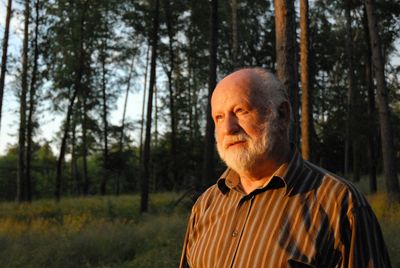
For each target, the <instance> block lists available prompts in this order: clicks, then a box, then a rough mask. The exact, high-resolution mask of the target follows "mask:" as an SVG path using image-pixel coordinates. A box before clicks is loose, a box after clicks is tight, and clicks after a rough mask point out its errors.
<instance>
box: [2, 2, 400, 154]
mask: <svg viewBox="0 0 400 268" xmlns="http://www.w3.org/2000/svg"><path fill="white" fill-rule="evenodd" d="M13 2H14V3H15V1H13ZM14 7H15V4H14V6H13V8H14ZM5 13H6V0H0V40H2V39H3V35H4V24H5ZM22 28H23V27H22V23H21V20H20V17H19V15H18V14H15V16H13V17H12V19H11V31H10V39H9V51H8V52H9V55H13V56H14V57H16V58H17V59H19V55H20V51H21V46H22V45H21V43H22V42H21V40H22ZM396 47H397V48H398V49H397V51H398V55H396V56H395V57H393V58H392V59H391V62H392V64H394V65H396V66H399V65H400V55H399V54H400V40H397V42H396ZM18 82H19V81H18ZM12 83H15V82H14V81H12V80H11V78H10V76H6V85H5V92H4V99H3V110H2V118H1V129H0V155H3V154H4V153H5V151H6V149H7V147H8V146H9V145H10V144H15V143H17V140H18V136H17V133H18V124H19V112H18V109H19V101H18V99H17V97H16V93H15V92H13V90H14V89H13V88H14V86H13V85H12ZM139 86H140V85H139ZM141 87H143V86H141ZM142 94H143V93H142V91H135V92H134V93H133V92H131V93H130V95H129V99H128V107H127V118H128V119H130V120H135V121H136V120H139V119H140V118H141V110H142V98H143V96H142ZM124 97H125V96H124V94H122V95H121V97H120V98H119V99H118V101H117V109H116V110H114V111H112V112H111V114H110V121H111V123H112V124H119V123H120V121H121V118H122V109H123V106H124ZM43 105H44V106H46V105H47V106H49V105H50V103H44V104H41V106H43ZM64 117H65V114H59V115H57V114H51V113H49V112H47V113H46V114H45V116H43V117H42V118H40V119H39V124H40V133H39V135H38V137H36V138H35V141H36V142H37V141H45V140H47V141H52V140H54V137H55V133H56V131H58V130H59V127H60V123H61V121H62V120H63V119H64ZM52 148H53V149H54V151H57V149H56V148H57V145H56V144H54V142H53V143H52Z"/></svg>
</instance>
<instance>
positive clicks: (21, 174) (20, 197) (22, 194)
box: [17, 0, 30, 202]
mask: <svg viewBox="0 0 400 268" xmlns="http://www.w3.org/2000/svg"><path fill="white" fill-rule="evenodd" d="M29 14H30V12H29V0H25V11H24V17H25V24H24V41H23V48H22V76H21V79H22V83H21V93H20V108H19V113H20V120H19V132H18V179H17V180H18V183H17V185H18V186H17V201H18V202H21V201H24V200H26V183H25V179H26V161H25V160H26V94H27V91H28V39H29Z"/></svg>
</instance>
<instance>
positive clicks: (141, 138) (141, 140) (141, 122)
mask: <svg viewBox="0 0 400 268" xmlns="http://www.w3.org/2000/svg"><path fill="white" fill-rule="evenodd" d="M149 55H150V45H148V46H147V53H146V70H145V73H144V88H143V101H142V119H141V120H140V145H139V146H140V147H139V159H140V166H142V164H143V163H142V161H143V132H144V124H145V120H144V114H145V107H146V93H147V76H148V70H149V68H148V67H149V59H150V57H149Z"/></svg>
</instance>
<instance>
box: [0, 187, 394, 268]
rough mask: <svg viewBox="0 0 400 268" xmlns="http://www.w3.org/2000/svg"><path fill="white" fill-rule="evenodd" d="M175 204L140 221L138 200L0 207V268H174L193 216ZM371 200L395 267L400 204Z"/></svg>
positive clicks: (158, 197)
mask: <svg viewBox="0 0 400 268" xmlns="http://www.w3.org/2000/svg"><path fill="white" fill-rule="evenodd" d="M359 187H360V188H363V187H365V185H362V184H360V185H359ZM381 189H382V188H381ZM178 198H179V195H178V194H176V193H157V194H151V195H150V206H149V211H150V212H149V213H146V214H142V215H141V214H140V213H139V204H140V199H139V195H133V196H128V195H125V196H118V197H116V196H107V197H87V198H65V199H62V200H61V202H60V203H58V204H57V203H55V202H54V201H53V200H39V201H35V202H33V203H32V204H19V205H18V204H15V203H0V267H144V268H146V267H152V268H154V267H177V266H178V263H179V259H180V254H181V248H182V242H183V238H184V234H185V230H186V224H187V219H188V215H189V211H190V206H189V204H187V203H184V202H182V203H181V204H180V205H179V206H175V205H174V203H175V201H176V200H177V199H178ZM368 199H369V201H370V204H371V206H372V208H373V210H374V212H375V213H376V215H377V217H378V219H379V222H380V224H381V227H382V231H383V234H384V237H385V241H386V243H387V246H388V248H389V253H390V255H391V260H392V266H393V267H400V239H399V233H400V204H395V205H388V204H387V202H386V201H385V200H386V199H385V195H384V194H376V195H373V196H372V195H370V196H368Z"/></svg>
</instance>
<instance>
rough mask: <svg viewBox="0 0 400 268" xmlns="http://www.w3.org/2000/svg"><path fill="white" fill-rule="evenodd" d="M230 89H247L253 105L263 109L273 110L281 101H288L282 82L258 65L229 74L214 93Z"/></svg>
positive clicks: (224, 92)
mask: <svg viewBox="0 0 400 268" xmlns="http://www.w3.org/2000/svg"><path fill="white" fill-rule="evenodd" d="M230 90H241V91H247V94H248V95H249V98H250V100H251V101H252V103H253V105H255V106H256V108H261V109H263V110H265V109H271V110H273V112H275V111H277V109H278V108H279V105H280V104H281V103H283V102H287V103H289V98H288V96H287V93H286V90H285V88H284V86H283V84H282V83H281V82H280V81H279V80H278V78H277V77H276V76H275V75H274V74H272V73H271V72H270V71H267V70H265V69H262V68H259V67H256V68H244V69H240V70H238V71H235V72H233V73H231V74H229V75H228V76H226V77H225V78H224V79H222V80H221V81H220V82H219V83H218V85H217V87H216V88H215V90H214V94H218V93H222V94H226V93H227V91H230ZM222 91H223V92H222ZM214 94H213V96H214ZM289 108H290V107H289Z"/></svg>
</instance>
